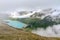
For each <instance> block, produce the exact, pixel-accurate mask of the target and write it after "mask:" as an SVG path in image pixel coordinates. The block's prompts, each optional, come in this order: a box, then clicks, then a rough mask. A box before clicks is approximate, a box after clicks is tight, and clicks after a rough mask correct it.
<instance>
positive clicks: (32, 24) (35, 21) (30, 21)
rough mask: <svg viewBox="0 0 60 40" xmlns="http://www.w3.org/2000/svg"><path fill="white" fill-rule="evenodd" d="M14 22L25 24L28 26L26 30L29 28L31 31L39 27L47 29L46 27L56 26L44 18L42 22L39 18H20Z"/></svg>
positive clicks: (53, 22)
mask: <svg viewBox="0 0 60 40" xmlns="http://www.w3.org/2000/svg"><path fill="white" fill-rule="evenodd" d="M15 20H17V21H20V22H23V23H26V24H27V25H28V26H27V28H31V29H36V28H39V27H40V28H47V27H48V26H52V25H54V24H58V23H56V22H55V21H52V20H51V18H49V19H47V17H45V18H44V19H43V20H41V19H40V18H22V19H15Z"/></svg>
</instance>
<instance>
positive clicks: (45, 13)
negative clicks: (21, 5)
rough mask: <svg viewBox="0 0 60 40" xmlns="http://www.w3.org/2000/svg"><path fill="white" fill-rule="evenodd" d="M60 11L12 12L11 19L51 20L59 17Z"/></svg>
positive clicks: (50, 9)
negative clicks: (33, 18) (32, 18)
mask: <svg viewBox="0 0 60 40" xmlns="http://www.w3.org/2000/svg"><path fill="white" fill-rule="evenodd" d="M59 15H60V10H59V9H52V8H49V9H41V10H37V11H19V12H12V13H11V16H10V17H11V18H30V17H36V18H41V19H43V18H44V17H46V16H51V17H53V18H55V17H60V16H59Z"/></svg>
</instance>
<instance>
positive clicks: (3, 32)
mask: <svg viewBox="0 0 60 40" xmlns="http://www.w3.org/2000/svg"><path fill="white" fill-rule="evenodd" d="M0 40H60V38H47V37H42V36H38V35H36V34H33V33H31V32H26V31H23V30H18V29H15V28H12V27H10V26H8V25H6V24H4V23H0Z"/></svg>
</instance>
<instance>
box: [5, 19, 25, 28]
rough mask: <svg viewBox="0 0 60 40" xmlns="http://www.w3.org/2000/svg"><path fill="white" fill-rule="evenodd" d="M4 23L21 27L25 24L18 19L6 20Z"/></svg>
mask: <svg viewBox="0 0 60 40" xmlns="http://www.w3.org/2000/svg"><path fill="white" fill-rule="evenodd" d="M6 23H7V24H8V25H10V26H12V27H15V28H23V27H25V26H26V24H24V23H22V22H19V21H12V20H7V21H6Z"/></svg>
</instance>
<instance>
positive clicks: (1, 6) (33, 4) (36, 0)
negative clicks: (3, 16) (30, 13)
mask: <svg viewBox="0 0 60 40" xmlns="http://www.w3.org/2000/svg"><path fill="white" fill-rule="evenodd" d="M51 7H52V8H59V7H60V0H0V12H3V11H14V10H22V9H26V10H35V9H39V8H40V9H43V8H51Z"/></svg>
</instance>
